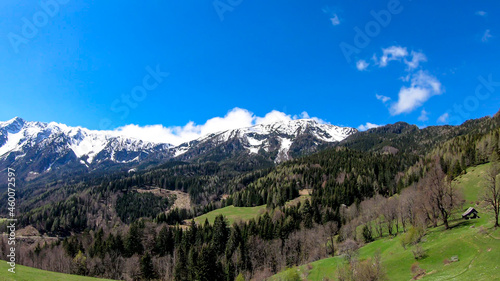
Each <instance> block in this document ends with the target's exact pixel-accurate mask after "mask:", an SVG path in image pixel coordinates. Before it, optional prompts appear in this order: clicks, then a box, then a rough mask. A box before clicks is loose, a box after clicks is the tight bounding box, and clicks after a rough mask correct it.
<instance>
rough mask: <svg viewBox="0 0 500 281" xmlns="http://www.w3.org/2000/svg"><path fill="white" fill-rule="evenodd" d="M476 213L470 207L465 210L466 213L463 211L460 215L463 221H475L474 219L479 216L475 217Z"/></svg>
mask: <svg viewBox="0 0 500 281" xmlns="http://www.w3.org/2000/svg"><path fill="white" fill-rule="evenodd" d="M477 214H478V213H477V211H476V209H474V208H472V207H469V208H468V209H467V211H465V212H464V213H463V214H462V218H463V219H466V220H468V219H475V218H479V216H478V215H477Z"/></svg>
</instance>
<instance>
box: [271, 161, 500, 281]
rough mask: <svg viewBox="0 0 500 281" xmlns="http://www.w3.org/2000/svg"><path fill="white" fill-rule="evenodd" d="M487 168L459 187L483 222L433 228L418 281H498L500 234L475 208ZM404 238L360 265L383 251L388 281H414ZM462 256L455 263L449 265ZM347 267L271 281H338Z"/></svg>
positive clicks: (376, 247)
mask: <svg viewBox="0 0 500 281" xmlns="http://www.w3.org/2000/svg"><path fill="white" fill-rule="evenodd" d="M488 167H489V164H485V165H481V166H477V167H471V168H469V169H468V170H467V173H466V174H465V175H462V176H460V177H458V178H457V179H456V180H455V184H457V185H459V186H460V187H461V188H463V191H464V196H465V200H466V203H465V205H464V209H465V208H467V207H470V206H473V207H474V208H476V210H478V212H479V216H480V217H481V218H479V219H474V220H462V219H461V217H460V213H461V212H457V214H456V215H455V217H454V220H453V221H452V223H451V226H452V228H451V229H450V230H444V228H443V227H442V226H439V227H437V228H429V229H428V232H427V235H426V236H425V237H424V238H423V242H422V243H421V246H422V247H423V249H424V250H425V251H426V257H425V258H423V259H421V260H419V261H418V265H419V266H420V267H421V268H422V269H424V270H425V272H426V275H425V276H423V277H422V278H421V279H420V280H500V229H494V228H493V212H492V211H491V210H490V209H489V208H487V207H486V206H485V205H484V204H479V205H476V202H479V201H480V198H481V194H482V192H483V189H482V187H483V185H484V183H483V181H484V177H483V176H484V174H485V171H486V169H487V168H488ZM401 238H402V235H398V236H396V237H385V238H382V239H378V240H376V241H374V242H372V243H369V244H367V245H365V246H364V247H362V248H361V249H360V250H359V256H358V258H359V259H360V260H364V259H367V258H369V257H372V256H373V255H374V254H375V252H376V251H380V253H381V257H382V263H383V265H384V267H385V270H386V273H387V278H388V280H411V279H412V277H413V276H412V274H411V270H410V268H411V266H412V264H414V263H415V262H417V261H416V260H415V259H414V257H413V254H412V251H411V250H412V248H411V247H410V248H407V249H406V250H405V249H404V248H403V246H402V245H401ZM453 256H458V259H459V260H458V261H457V262H452V263H447V262H445V260H450V259H451V257H453ZM344 263H345V261H344V259H343V258H342V257H339V256H337V257H331V258H326V259H322V260H318V261H315V262H312V263H310V264H306V265H302V266H298V267H294V268H290V269H288V270H285V271H283V272H280V273H279V274H277V275H275V276H273V277H271V278H270V279H269V280H289V277H288V276H292V274H291V271H297V272H298V273H299V274H298V275H299V276H300V277H301V278H302V279H303V280H336V270H337V268H338V266H339V265H343V264H344Z"/></svg>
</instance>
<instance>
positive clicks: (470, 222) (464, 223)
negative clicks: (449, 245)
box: [449, 219, 477, 229]
mask: <svg viewBox="0 0 500 281" xmlns="http://www.w3.org/2000/svg"><path fill="white" fill-rule="evenodd" d="M456 221H457V223H456V224H454V225H451V224H450V228H449V229H454V228H458V227H463V226H470V225H473V224H474V223H475V222H477V220H476V219H470V220H462V219H460V220H456Z"/></svg>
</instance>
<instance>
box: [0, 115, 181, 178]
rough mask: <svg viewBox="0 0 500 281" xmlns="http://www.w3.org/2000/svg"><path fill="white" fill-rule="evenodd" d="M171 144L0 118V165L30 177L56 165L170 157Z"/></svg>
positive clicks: (88, 165)
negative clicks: (1, 119)
mask: <svg viewBox="0 0 500 281" xmlns="http://www.w3.org/2000/svg"><path fill="white" fill-rule="evenodd" d="M171 147H172V146H171V145H169V144H166V143H165V144H162V143H152V142H145V141H142V140H137V139H131V138H125V137H121V136H117V135H115V134H114V133H113V132H109V131H92V130H88V129H85V128H81V127H69V126H66V125H64V124H58V123H54V122H52V123H42V122H28V121H25V120H23V119H21V118H19V117H16V118H13V119H11V120H9V121H7V122H0V169H2V170H3V169H4V168H6V167H12V168H18V169H20V170H21V172H22V171H24V170H25V171H26V172H29V174H30V176H31V177H36V175H39V174H41V173H44V172H48V171H51V170H55V169H68V168H69V169H77V170H82V169H83V170H92V169H97V168H100V167H107V166H110V165H120V164H134V163H135V164H137V163H139V162H141V161H144V160H146V159H164V158H169V157H171V156H172V155H171V151H170V148H171Z"/></svg>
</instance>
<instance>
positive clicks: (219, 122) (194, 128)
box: [112, 107, 326, 145]
mask: <svg viewBox="0 0 500 281" xmlns="http://www.w3.org/2000/svg"><path fill="white" fill-rule="evenodd" d="M299 118H303V119H313V120H316V121H317V122H319V123H326V122H325V121H323V120H321V119H319V118H317V117H310V116H309V114H307V112H305V111H304V112H302V113H301V114H300V115H299V116H296V115H295V116H293V117H292V116H290V115H288V114H285V113H283V112H280V111H277V110H273V111H271V112H269V113H267V114H266V115H264V116H263V117H259V116H256V115H255V114H254V113H252V112H250V111H248V110H246V109H242V108H237V107H236V108H233V109H232V110H230V111H229V112H228V113H227V114H226V115H225V116H224V117H214V118H211V119H209V120H207V121H206V122H205V123H204V124H200V125H198V124H195V123H194V122H192V121H190V122H188V123H187V124H186V125H184V126H172V127H164V126H163V125H149V126H142V127H141V126H139V125H134V124H130V125H126V126H123V127H119V128H117V129H115V130H114V131H112V132H113V133H114V134H115V135H120V136H126V137H131V138H136V139H140V140H144V141H152V142H157V143H170V144H173V145H179V144H181V143H184V142H187V141H191V140H195V139H198V138H200V137H202V136H205V135H208V134H212V133H216V132H221V131H225V130H231V129H237V128H244V127H250V126H253V125H257V124H268V123H273V122H278V121H290V120H294V119H299Z"/></svg>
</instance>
